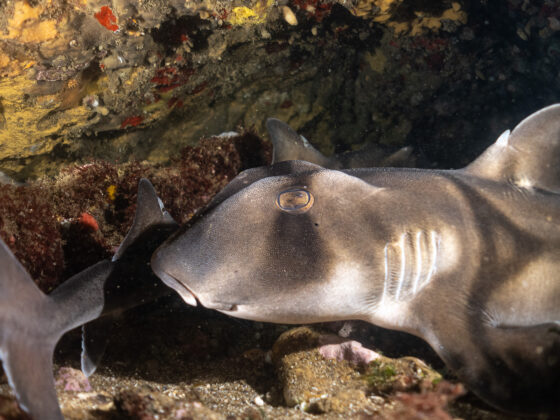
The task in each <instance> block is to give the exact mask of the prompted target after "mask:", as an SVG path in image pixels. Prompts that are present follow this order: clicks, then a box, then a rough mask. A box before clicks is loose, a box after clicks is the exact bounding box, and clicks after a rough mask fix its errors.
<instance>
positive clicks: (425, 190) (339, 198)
mask: <svg viewBox="0 0 560 420" xmlns="http://www.w3.org/2000/svg"><path fill="white" fill-rule="evenodd" d="M268 125H269V128H270V127H272V130H274V131H275V132H274V133H273V136H276V137H278V136H286V137H290V136H291V137H292V138H293V130H291V129H290V128H289V127H287V126H284V125H283V123H281V122H279V121H277V120H273V121H272V122H269V124H268ZM152 269H153V270H154V271H155V273H156V274H157V275H158V276H159V277H160V278H161V279H162V280H163V281H164V282H165V283H166V284H167V285H168V286H170V287H171V288H173V289H175V290H176V291H177V292H178V293H179V295H180V296H181V297H182V298H183V299H184V301H185V302H186V303H188V304H190V305H197V304H200V305H203V306H205V307H207V308H212V309H216V310H218V311H221V312H223V313H225V314H228V315H231V316H234V317H239V318H246V319H251V320H258V321H267V322H276V323H311V322H323V321H335V320H349V319H358V320H365V321H368V322H371V323H373V324H376V325H379V326H382V327H386V328H390V329H395V330H401V331H405V332H408V333H412V334H415V335H417V336H419V337H421V338H423V339H424V340H426V341H427V342H428V343H429V344H430V345H431V347H432V348H433V349H434V350H435V351H436V352H437V354H438V355H439V356H440V357H441V358H442V359H443V361H444V362H445V363H446V364H447V366H448V367H449V368H450V369H452V370H453V371H454V372H455V373H456V374H457V376H458V377H459V378H460V379H461V381H463V382H464V383H465V384H466V385H467V387H468V388H469V389H470V390H471V391H473V392H474V393H476V394H477V395H478V396H480V397H481V398H482V399H483V400H485V401H487V402H488V403H490V404H491V405H493V406H495V407H497V408H499V409H502V410H505V411H507V412H514V413H521V414H529V415H532V414H537V413H546V414H549V415H552V416H560V104H558V105H553V106H549V107H547V108H544V109H542V110H540V111H538V112H536V113H534V114H533V115H531V116H529V117H528V118H526V119H525V120H524V121H522V122H521V123H520V124H519V125H518V126H517V127H516V128H515V129H514V130H513V131H512V132H510V131H506V132H504V133H503V134H502V135H501V136H500V137H499V138H498V140H497V141H496V142H495V143H494V144H492V145H491V146H490V147H489V148H488V149H487V150H486V151H485V152H484V153H483V154H482V155H481V156H480V157H479V158H478V159H476V160H475V161H474V162H473V163H471V164H470V165H469V166H467V167H465V168H463V169H459V170H421V169H399V168H371V169H351V170H330V169H325V168H323V167H321V166H318V165H315V164H312V163H308V162H304V161H288V162H280V163H276V164H274V165H272V166H270V167H261V168H256V169H249V170H246V171H244V172H242V173H241V174H240V175H238V176H237V177H236V178H235V179H234V180H232V182H231V183H230V184H229V185H228V186H226V188H225V189H224V190H222V191H221V192H220V193H219V194H218V195H217V196H216V197H215V198H214V199H213V200H212V201H211V202H210V204H209V205H208V206H207V208H206V209H205V210H204V211H203V212H202V213H200V214H199V215H198V216H197V217H195V218H194V220H193V221H192V222H191V223H189V224H188V225H187V226H185V227H184V228H181V229H180V230H179V231H178V232H176V233H175V234H174V235H173V236H171V237H170V238H169V239H168V240H167V241H166V242H164V244H163V245H161V246H160V247H159V248H158V250H157V251H156V252H155V253H154V255H153V257H152Z"/></svg>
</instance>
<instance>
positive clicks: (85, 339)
mask: <svg viewBox="0 0 560 420" xmlns="http://www.w3.org/2000/svg"><path fill="white" fill-rule="evenodd" d="M113 323H114V316H113V315H107V316H104V317H102V318H99V319H96V320H95V321H92V322H89V323H87V324H84V325H82V356H81V367H82V372H83V373H84V375H86V376H87V377H89V376H91V375H93V373H94V372H95V371H96V369H97V366H98V365H99V362H100V361H101V358H102V357H103V354H105V350H106V349H107V344H108V343H109V338H110V337H111V331H112V330H113Z"/></svg>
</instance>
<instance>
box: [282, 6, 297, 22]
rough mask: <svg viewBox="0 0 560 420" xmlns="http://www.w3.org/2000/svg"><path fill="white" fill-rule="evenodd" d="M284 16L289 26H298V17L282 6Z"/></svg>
mask: <svg viewBox="0 0 560 420" xmlns="http://www.w3.org/2000/svg"><path fill="white" fill-rule="evenodd" d="M282 16H283V17H284V20H285V21H286V23H287V24H288V25H292V26H296V25H297V24H298V21H297V18H296V15H295V14H294V12H292V9H290V8H289V7H288V6H282Z"/></svg>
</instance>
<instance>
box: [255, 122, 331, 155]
mask: <svg viewBox="0 0 560 420" xmlns="http://www.w3.org/2000/svg"><path fill="white" fill-rule="evenodd" d="M266 129H267V130H268V134H269V135H270V140H271V141H272V145H273V146H274V149H273V153H272V163H276V162H283V161H286V160H305V161H307V162H311V163H316V164H318V165H321V166H328V164H329V159H328V158H327V157H326V156H324V155H323V154H322V153H321V152H319V151H318V150H317V149H315V148H314V147H313V146H312V145H311V144H310V143H309V142H308V141H307V140H306V139H305V138H304V137H302V136H300V135H299V134H298V133H296V132H295V131H294V130H293V129H292V128H291V127H290V126H289V125H288V124H286V123H284V122H282V121H280V120H277V119H276V118H269V119H268V120H266Z"/></svg>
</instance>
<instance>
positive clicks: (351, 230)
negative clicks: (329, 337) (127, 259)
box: [151, 161, 382, 323]
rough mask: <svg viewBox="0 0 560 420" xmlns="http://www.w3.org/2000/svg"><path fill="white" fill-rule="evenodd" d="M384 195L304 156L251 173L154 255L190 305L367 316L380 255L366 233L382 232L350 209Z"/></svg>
mask: <svg viewBox="0 0 560 420" xmlns="http://www.w3.org/2000/svg"><path fill="white" fill-rule="evenodd" d="M379 192H380V189H379V188H376V187H374V186H372V185H369V184H367V183H365V182H363V181H362V180H360V179H358V178H355V177H353V176H350V175H346V174H344V173H342V172H340V171H331V170H326V169H323V168H322V167H319V166H317V165H314V164H310V163H307V162H301V161H291V162H281V163H278V164H275V165H273V166H271V167H268V168H256V169H252V170H248V171H245V172H243V173H241V174H240V175H239V176H238V177H237V178H235V179H234V180H233V181H232V182H231V183H230V184H229V185H228V186H227V187H226V189H224V190H223V191H222V192H221V193H220V194H218V195H217V196H216V197H215V199H214V200H213V201H212V202H211V203H210V204H209V206H208V208H207V210H206V211H205V212H204V213H203V214H202V215H200V216H199V217H198V218H197V220H196V221H195V222H194V223H193V224H192V225H191V226H188V227H187V228H185V229H183V230H181V231H180V232H178V233H177V234H176V235H174V236H173V237H171V238H170V239H169V240H168V241H166V242H165V243H164V244H163V245H162V246H161V247H160V248H159V249H158V250H157V251H156V252H155V254H154V255H153V257H152V263H151V264H152V269H153V270H154V272H155V273H156V274H157V275H158V276H159V277H160V278H161V279H162V280H163V281H164V282H165V283H166V284H167V285H168V286H170V287H172V288H173V289H175V290H176V291H177V292H178V293H179V294H180V295H181V296H182V298H183V299H184V300H185V302H187V303H189V304H192V305H196V304H197V301H198V302H199V303H200V304H201V305H203V306H205V307H208V308H211V309H217V310H219V311H221V312H224V313H227V314H230V315H234V316H236V317H239V318H247V319H253V320H259V321H269V322H282V323H299V322H320V321H327V320H336V319H349V318H363V317H364V316H365V314H366V313H367V312H368V309H369V307H370V306H371V305H372V304H373V301H372V299H373V297H372V293H371V280H370V279H369V278H366V276H365V272H366V271H367V272H369V273H371V270H372V266H375V264H376V261H375V260H374V259H372V258H371V256H369V255H366V254H367V253H366V252H364V250H362V249H360V247H359V246H357V244H359V243H360V242H361V241H360V240H359V238H358V237H363V239H364V240H365V239H366V235H367V236H369V237H368V239H367V240H368V241H369V242H373V241H375V238H374V236H373V235H372V232H371V230H370V229H365V230H364V229H363V228H362V227H360V225H365V221H363V222H364V223H363V224H362V223H360V214H359V213H357V212H356V211H350V210H349V209H350V208H353V209H356V206H358V207H359V205H360V204H359V202H360V200H362V199H364V198H365V197H366V196H370V195H372V194H378V193H379ZM327 215H328V217H327ZM350 221H353V222H354V223H349V222H350ZM369 222H370V223H371V222H372V221H371V220H370V221H369ZM342 250H343V251H342ZM377 265H379V266H382V263H380V262H377ZM310 297H312V299H314V300H316V302H320V305H317V304H315V303H314V304H310V301H309V299H310Z"/></svg>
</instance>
